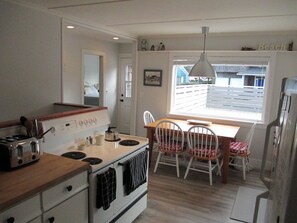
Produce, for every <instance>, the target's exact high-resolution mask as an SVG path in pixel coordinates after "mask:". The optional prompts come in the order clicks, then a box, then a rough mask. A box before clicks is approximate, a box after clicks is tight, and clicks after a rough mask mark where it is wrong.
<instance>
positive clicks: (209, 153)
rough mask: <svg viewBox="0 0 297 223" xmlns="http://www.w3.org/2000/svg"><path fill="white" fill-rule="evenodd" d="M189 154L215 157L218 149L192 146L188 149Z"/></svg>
mask: <svg viewBox="0 0 297 223" xmlns="http://www.w3.org/2000/svg"><path fill="white" fill-rule="evenodd" d="M189 154H190V155H191V156H195V157H202V158H215V157H216V156H218V151H215V150H214V149H211V150H210V149H205V148H192V149H189Z"/></svg>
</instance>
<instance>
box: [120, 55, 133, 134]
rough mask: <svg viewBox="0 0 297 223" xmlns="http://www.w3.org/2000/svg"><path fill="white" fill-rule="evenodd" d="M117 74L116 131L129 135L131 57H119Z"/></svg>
mask: <svg viewBox="0 0 297 223" xmlns="http://www.w3.org/2000/svg"><path fill="white" fill-rule="evenodd" d="M119 74H120V78H119V103H118V130H119V132H120V133H125V134H130V117H131V102H132V75H133V73H132V58H131V57H129V58H127V57H120V59H119Z"/></svg>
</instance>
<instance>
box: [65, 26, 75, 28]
mask: <svg viewBox="0 0 297 223" xmlns="http://www.w3.org/2000/svg"><path fill="white" fill-rule="evenodd" d="M66 28H67V29H74V26H66Z"/></svg>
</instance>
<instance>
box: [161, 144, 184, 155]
mask: <svg viewBox="0 0 297 223" xmlns="http://www.w3.org/2000/svg"><path fill="white" fill-rule="evenodd" d="M158 149H159V151H161V152H169V153H180V152H182V151H183V150H184V148H183V147H182V145H181V143H173V144H165V143H162V144H159V145H158Z"/></svg>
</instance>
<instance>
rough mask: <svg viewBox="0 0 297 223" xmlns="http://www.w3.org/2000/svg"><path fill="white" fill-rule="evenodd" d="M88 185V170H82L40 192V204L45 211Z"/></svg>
mask: <svg viewBox="0 0 297 223" xmlns="http://www.w3.org/2000/svg"><path fill="white" fill-rule="evenodd" d="M87 187H88V172H87V171H85V172H82V173H80V174H78V175H76V176H74V177H72V178H70V179H68V180H65V181H63V182H62V183H60V184H58V185H56V186H54V187H52V188H50V189H48V190H46V191H44V192H43V193H42V205H43V209H44V210H45V211H47V210H49V209H50V208H52V207H54V206H56V205H57V204H59V203H61V202H63V201H64V200H66V199H68V198H69V197H71V196H73V195H74V194H76V193H78V192H79V191H81V190H83V189H85V188H87Z"/></svg>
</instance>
